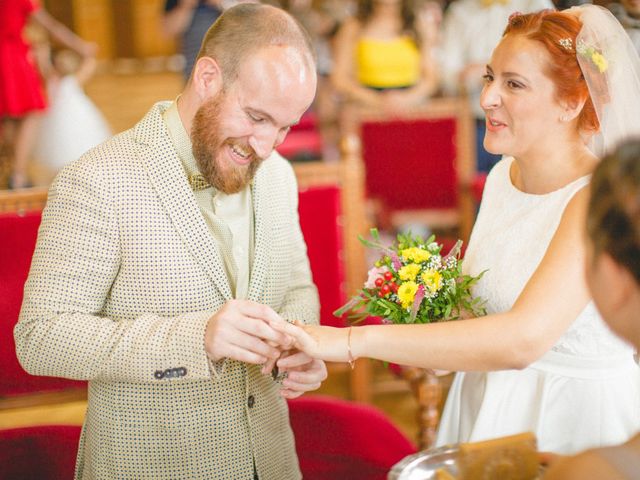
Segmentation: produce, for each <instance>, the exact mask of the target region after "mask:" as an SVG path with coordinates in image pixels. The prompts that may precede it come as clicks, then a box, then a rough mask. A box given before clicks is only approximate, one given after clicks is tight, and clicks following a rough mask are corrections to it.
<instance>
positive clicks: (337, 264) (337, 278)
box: [298, 186, 345, 326]
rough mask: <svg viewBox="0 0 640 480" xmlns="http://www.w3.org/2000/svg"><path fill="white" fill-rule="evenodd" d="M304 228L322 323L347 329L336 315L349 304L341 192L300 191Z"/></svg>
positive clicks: (325, 189)
mask: <svg viewBox="0 0 640 480" xmlns="http://www.w3.org/2000/svg"><path fill="white" fill-rule="evenodd" d="M299 202H300V203H299V207H298V211H299V214H300V227H301V228H302V234H303V235H304V239H305V242H306V243H307V253H308V256H309V263H310V264H311V273H312V275H313V281H314V283H315V284H316V286H317V287H318V294H319V295H320V323H322V324H323V325H332V326H344V321H343V320H341V319H339V318H336V317H334V316H333V311H334V310H336V309H337V308H339V307H341V306H342V305H343V304H344V303H345V291H344V275H345V273H344V262H343V254H342V248H343V247H342V226H341V221H340V218H341V208H340V189H339V188H338V187H337V186H328V187H314V188H310V189H307V190H302V191H300V196H299Z"/></svg>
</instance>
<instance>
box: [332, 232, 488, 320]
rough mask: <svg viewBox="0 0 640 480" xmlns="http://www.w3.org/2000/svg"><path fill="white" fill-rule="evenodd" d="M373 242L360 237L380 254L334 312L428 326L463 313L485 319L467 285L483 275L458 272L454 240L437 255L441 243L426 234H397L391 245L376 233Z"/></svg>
mask: <svg viewBox="0 0 640 480" xmlns="http://www.w3.org/2000/svg"><path fill="white" fill-rule="evenodd" d="M371 237H372V241H369V240H367V239H364V238H362V237H360V241H361V242H362V243H363V244H364V245H365V246H367V247H369V248H375V249H377V250H379V251H380V252H381V257H380V259H379V260H378V261H377V262H376V263H375V267H374V268H372V269H371V270H369V278H368V279H367V281H366V282H365V284H364V288H362V289H361V290H360V291H359V293H358V295H356V296H355V297H353V298H352V299H351V300H350V301H349V302H347V304H345V305H344V306H343V307H341V308H339V309H338V310H336V311H335V312H334V315H336V316H339V317H342V316H343V315H345V314H346V315H347V318H348V319H349V320H351V321H353V322H358V321H361V320H363V319H364V318H366V317H368V316H375V317H382V318H383V319H385V321H386V322H387V323H394V324H402V323H430V322H438V321H444V320H455V319H458V318H460V315H461V314H462V313H463V312H468V313H470V314H471V315H473V316H480V315H485V314H486V311H485V309H484V301H483V300H482V299H481V298H474V297H473V295H472V294H471V287H472V286H473V285H474V284H475V283H476V282H477V281H478V280H479V279H480V278H481V277H482V273H484V272H482V273H481V274H480V275H478V276H476V277H473V276H470V275H463V274H462V260H461V259H460V249H461V247H462V241H461V240H458V241H457V242H456V244H455V246H454V247H453V248H452V249H451V251H450V252H449V253H447V254H446V255H444V256H442V255H441V250H442V245H441V244H438V243H437V242H436V241H435V235H431V236H430V237H429V238H428V239H427V240H426V241H425V240H423V239H422V238H421V237H419V236H412V235H411V234H410V233H409V234H399V235H398V236H397V241H396V242H394V244H393V245H390V246H385V245H383V244H382V243H381V242H380V237H379V235H378V231H377V230H376V229H372V230H371Z"/></svg>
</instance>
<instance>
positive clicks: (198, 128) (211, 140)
mask: <svg viewBox="0 0 640 480" xmlns="http://www.w3.org/2000/svg"><path fill="white" fill-rule="evenodd" d="M224 99H225V93H224V91H221V92H220V93H219V94H218V95H216V96H215V97H214V98H212V99H210V100H207V101H206V102H205V103H204V104H202V106H201V107H200V108H199V109H198V111H197V112H196V114H195V116H194V118H193V124H192V126H191V145H192V150H193V156H194V157H195V159H196V162H197V164H198V168H199V169H200V173H202V175H203V176H204V178H205V179H206V180H207V181H208V182H209V184H210V185H211V186H213V187H214V188H215V189H217V190H219V191H221V192H223V193H226V194H227V195H230V194H232V193H238V192H240V191H241V190H243V189H244V188H245V187H246V186H247V185H249V183H250V182H251V180H253V177H254V176H255V174H256V171H257V170H258V167H259V166H260V164H261V163H262V161H263V160H264V159H262V158H260V157H258V155H257V154H256V153H255V151H254V150H253V148H251V147H250V146H249V145H248V144H245V143H244V142H240V141H235V140H233V139H222V138H221V136H220V133H219V132H220V124H221V118H220V110H221V107H222V103H223V102H224ZM233 145H238V146H240V147H241V148H242V150H243V151H245V152H246V151H248V152H250V154H249V158H250V161H249V163H248V164H247V165H237V164H235V163H233V162H232V161H231V160H230V159H220V158H219V157H218V154H219V153H220V152H221V151H222V149H223V148H225V147H226V148H232V146H233ZM223 162H224V163H223Z"/></svg>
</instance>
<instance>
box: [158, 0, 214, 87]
mask: <svg viewBox="0 0 640 480" xmlns="http://www.w3.org/2000/svg"><path fill="white" fill-rule="evenodd" d="M221 13H222V0H166V1H165V4H164V16H163V22H162V26H163V29H164V32H165V34H167V35H170V36H177V37H179V40H180V49H181V52H182V54H183V55H184V59H185V65H184V70H183V75H184V79H185V81H187V80H188V79H189V75H191V70H192V69H193V65H194V63H195V59H196V56H197V55H198V52H199V51H200V45H201V44H202V39H203V38H204V34H205V33H207V30H208V29H209V27H210V26H211V24H213V22H215V21H216V20H217V19H218V17H219V16H220V14H221Z"/></svg>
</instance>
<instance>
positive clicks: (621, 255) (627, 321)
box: [586, 139, 640, 348]
mask: <svg viewBox="0 0 640 480" xmlns="http://www.w3.org/2000/svg"><path fill="white" fill-rule="evenodd" d="M587 235H588V249H587V250H588V254H587V260H586V276H587V283H588V285H589V289H590V290H591V294H592V295H593V299H594V301H595V303H596V306H597V307H598V310H600V313H601V314H602V316H603V317H604V319H605V320H606V322H607V323H608V324H609V326H610V327H611V328H612V329H613V330H614V331H615V332H616V333H617V334H618V335H620V336H622V337H624V338H625V339H627V340H629V341H631V342H632V343H634V344H635V345H636V347H638V348H640V314H639V311H638V306H639V304H640V139H635V140H630V141H627V142H625V143H623V144H621V145H620V146H619V147H618V148H617V149H616V150H615V151H614V152H612V153H611V154H609V155H607V156H606V157H605V158H604V159H603V160H602V162H600V164H599V165H598V167H597V168H596V170H595V172H594V174H593V179H592V181H591V197H590V200H589V212H588V215H587Z"/></svg>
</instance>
